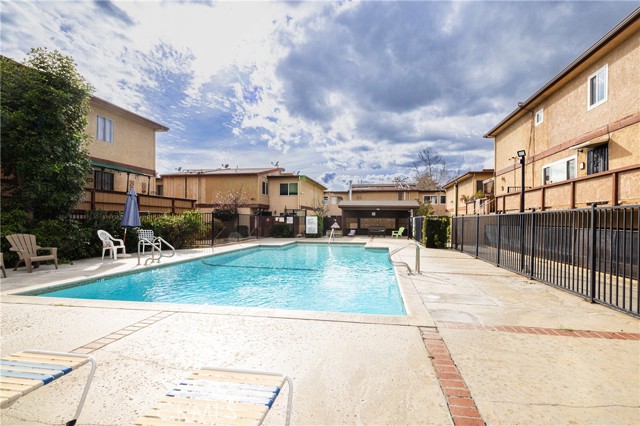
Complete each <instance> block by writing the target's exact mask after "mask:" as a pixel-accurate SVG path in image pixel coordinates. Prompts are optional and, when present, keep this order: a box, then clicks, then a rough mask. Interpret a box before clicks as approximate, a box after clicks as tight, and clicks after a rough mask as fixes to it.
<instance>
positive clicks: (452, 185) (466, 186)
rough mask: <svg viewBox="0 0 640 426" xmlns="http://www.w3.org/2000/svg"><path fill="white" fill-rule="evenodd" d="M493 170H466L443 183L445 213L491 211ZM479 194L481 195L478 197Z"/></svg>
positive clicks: (459, 214)
mask: <svg viewBox="0 0 640 426" xmlns="http://www.w3.org/2000/svg"><path fill="white" fill-rule="evenodd" d="M493 172H494V171H493V169H483V170H475V171H468V172H466V173H463V174H461V175H460V176H457V177H456V178H455V179H452V180H450V181H449V182H447V183H446V184H444V186H443V188H444V190H445V191H446V201H447V202H446V209H445V210H446V215H447V216H454V217H455V216H463V215H467V214H486V213H491V212H492V211H493V205H492V204H491V203H493V198H492V196H493V185H492V182H493ZM480 194H483V196H480V197H478V195H480ZM486 196H489V197H486Z"/></svg>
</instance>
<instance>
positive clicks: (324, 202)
mask: <svg viewBox="0 0 640 426" xmlns="http://www.w3.org/2000/svg"><path fill="white" fill-rule="evenodd" d="M322 204H329V196H328V195H325V196H324V197H322Z"/></svg>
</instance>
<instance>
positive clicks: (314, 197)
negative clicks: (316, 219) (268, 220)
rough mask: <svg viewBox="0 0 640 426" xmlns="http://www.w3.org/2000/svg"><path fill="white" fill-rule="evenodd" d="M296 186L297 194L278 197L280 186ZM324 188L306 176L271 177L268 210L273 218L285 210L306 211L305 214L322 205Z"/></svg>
mask: <svg viewBox="0 0 640 426" xmlns="http://www.w3.org/2000/svg"><path fill="white" fill-rule="evenodd" d="M289 183H297V184H298V194H295V195H280V184H289ZM325 189H326V188H325V187H323V186H321V185H320V184H318V183H317V182H315V181H313V180H312V179H309V178H307V177H306V176H302V175H300V176H296V175H293V176H271V177H269V200H270V203H269V205H270V210H271V212H272V213H273V215H274V216H280V215H282V214H284V212H285V209H286V210H292V209H293V210H300V209H306V210H307V214H310V213H311V210H313V208H314V207H315V206H317V205H321V204H322V200H323V197H324V191H325Z"/></svg>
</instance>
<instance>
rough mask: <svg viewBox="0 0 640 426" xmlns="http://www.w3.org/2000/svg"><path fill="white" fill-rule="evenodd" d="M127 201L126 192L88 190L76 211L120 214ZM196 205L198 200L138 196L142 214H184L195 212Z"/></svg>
mask: <svg viewBox="0 0 640 426" xmlns="http://www.w3.org/2000/svg"><path fill="white" fill-rule="evenodd" d="M126 200H127V193H126V192H120V191H105V190H101V189H93V188H86V189H85V197H84V201H82V202H81V203H79V204H78V205H77V206H76V210H79V211H89V210H102V211H110V212H119V211H122V210H123V209H124V203H125V201H126ZM195 204H196V200H190V199H185V198H170V197H161V196H158V195H147V194H138V209H139V210H140V213H182V212H184V211H187V210H194V209H195Z"/></svg>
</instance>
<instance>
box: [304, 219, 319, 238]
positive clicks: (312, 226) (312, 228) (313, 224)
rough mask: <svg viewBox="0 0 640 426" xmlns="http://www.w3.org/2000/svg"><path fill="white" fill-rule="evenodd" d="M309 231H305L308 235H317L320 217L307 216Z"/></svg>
mask: <svg viewBox="0 0 640 426" xmlns="http://www.w3.org/2000/svg"><path fill="white" fill-rule="evenodd" d="M306 225H307V230H306V231H305V232H306V233H307V234H317V233H318V217H317V216H307V222H306Z"/></svg>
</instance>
